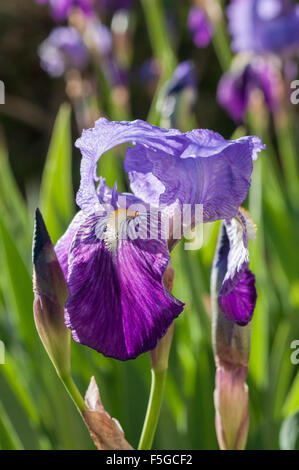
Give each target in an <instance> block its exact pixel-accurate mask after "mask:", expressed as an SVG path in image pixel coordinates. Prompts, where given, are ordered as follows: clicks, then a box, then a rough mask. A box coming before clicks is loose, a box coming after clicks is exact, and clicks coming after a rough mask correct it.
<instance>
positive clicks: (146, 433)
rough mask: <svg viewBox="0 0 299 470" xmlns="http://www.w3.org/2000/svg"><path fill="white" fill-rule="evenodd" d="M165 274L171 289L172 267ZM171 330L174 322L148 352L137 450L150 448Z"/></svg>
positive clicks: (163, 379)
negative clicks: (144, 407)
mask: <svg viewBox="0 0 299 470" xmlns="http://www.w3.org/2000/svg"><path fill="white" fill-rule="evenodd" d="M167 274H168V276H166V277H165V276H164V283H165V286H166V287H167V288H168V290H169V291H171V290H172V285H173V275H174V271H173V269H172V268H168V273H167ZM173 331H174V323H172V325H170V327H169V328H168V331H167V333H166V335H165V336H164V337H163V338H162V339H161V340H160V342H159V344H158V345H157V346H156V348H155V349H153V350H152V351H151V352H150V358H151V365H152V384H151V391H150V397H149V402H148V406H147V411H146V415H145V420H144V424H143V429H142V433H141V438H140V442H139V446H138V450H150V449H151V447H152V443H153V440H154V436H155V432H156V428H157V424H158V420H159V415H160V410H161V405H162V401H163V395H164V388H165V382H166V376H167V369H168V358H169V353H170V347H171V343H172V337H173Z"/></svg>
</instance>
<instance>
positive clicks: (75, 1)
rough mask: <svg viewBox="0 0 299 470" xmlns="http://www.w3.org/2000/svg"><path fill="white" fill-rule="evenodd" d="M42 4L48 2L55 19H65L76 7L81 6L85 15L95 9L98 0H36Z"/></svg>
mask: <svg viewBox="0 0 299 470" xmlns="http://www.w3.org/2000/svg"><path fill="white" fill-rule="evenodd" d="M36 2H37V3H40V4H42V5H46V4H48V5H49V7H50V10H51V14H52V16H53V18H54V20H55V21H64V20H66V19H67V18H68V16H69V14H70V13H71V11H72V9H73V8H74V7H78V8H80V10H81V11H82V12H83V13H84V14H85V15H90V14H92V13H93V11H94V6H95V2H96V0H36Z"/></svg>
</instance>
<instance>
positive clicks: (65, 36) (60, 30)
mask: <svg viewBox="0 0 299 470" xmlns="http://www.w3.org/2000/svg"><path fill="white" fill-rule="evenodd" d="M38 54H39V56H40V60H41V67H42V68H43V69H44V70H45V71H46V72H48V74H49V75H51V76H52V77H59V76H61V75H63V74H64V73H65V71H66V70H67V69H69V68H73V67H74V68H77V69H83V68H84V67H86V65H87V64H88V59H89V55H88V50H87V48H86V46H85V44H84V42H83V40H82V38H81V36H80V33H79V32H78V31H77V30H76V29H75V28H72V27H70V26H60V27H57V28H54V29H53V31H52V32H51V33H50V35H49V37H48V38H47V39H45V41H44V42H43V43H42V44H41V45H40V47H39V50H38Z"/></svg>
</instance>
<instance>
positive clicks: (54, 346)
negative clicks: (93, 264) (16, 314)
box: [32, 209, 70, 376]
mask: <svg viewBox="0 0 299 470" xmlns="http://www.w3.org/2000/svg"><path fill="white" fill-rule="evenodd" d="M32 258H33V291H34V304H33V312H34V320H35V324H36V328H37V331H38V334H39V336H40V339H41V340H42V343H43V345H44V347H45V349H46V351H47V353H48V355H49V357H50V359H51V361H52V362H53V364H54V366H55V368H56V370H57V373H58V375H60V376H65V375H68V374H69V373H70V334H69V330H68V329H67V328H66V326H65V324H64V305H65V302H66V300H67V298H68V289H67V284H66V281H65V279H64V275H63V273H62V270H61V267H60V264H59V262H58V259H57V256H56V253H55V250H54V246H53V244H52V242H51V239H50V237H49V234H48V232H47V229H46V226H45V223H44V220H43V218H42V215H41V213H40V211H39V209H36V213H35V224H34V238H33V250H32Z"/></svg>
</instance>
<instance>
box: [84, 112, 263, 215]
mask: <svg viewBox="0 0 299 470" xmlns="http://www.w3.org/2000/svg"><path fill="white" fill-rule="evenodd" d="M125 142H131V143H133V144H134V145H135V148H131V147H130V148H128V149H127V152H126V158H125V162H124V168H125V170H126V171H127V172H128V174H129V178H130V182H131V189H132V191H133V193H134V194H135V196H136V197H138V198H140V199H141V200H143V201H144V202H146V203H149V204H152V205H156V206H169V205H171V204H173V203H175V202H178V203H179V204H180V206H183V205H184V204H191V205H194V204H203V214H204V222H208V221H213V220H216V219H228V218H231V217H233V216H234V215H235V214H236V212H237V209H238V206H239V205H240V204H241V203H242V202H243V201H244V199H245V198H246V195H247V192H248V189H249V186H250V181H251V173H252V160H253V159H255V158H256V156H257V152H259V151H260V150H262V149H263V148H264V145H263V144H262V142H261V140H260V139H259V138H258V137H243V138H241V139H237V140H233V141H232V140H228V141H227V140H225V139H224V138H223V137H222V136H220V135H219V134H217V133H215V132H212V131H209V130H206V129H197V130H194V131H192V132H187V133H186V134H183V133H181V132H180V131H179V130H176V129H172V130H167V129H163V128H159V127H155V126H151V125H150V124H148V123H146V122H144V121H134V122H126V121H123V122H110V121H108V120H107V119H103V118H102V119H99V120H98V121H97V122H96V124H95V127H94V128H93V129H89V130H86V131H83V134H82V137H81V138H80V139H78V140H77V142H76V146H77V147H78V148H79V149H80V150H81V153H82V156H83V158H82V163H81V184H80V189H79V191H78V194H77V203H78V205H79V206H80V207H81V209H82V210H83V211H84V212H85V213H89V214H90V213H96V212H97V210H98V209H99V203H100V201H99V198H98V195H97V191H96V188H95V184H94V182H95V180H96V168H97V161H98V159H99V158H100V157H101V155H102V154H103V153H104V152H106V151H107V150H109V149H111V148H113V147H115V146H117V145H119V144H122V143H125Z"/></svg>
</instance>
